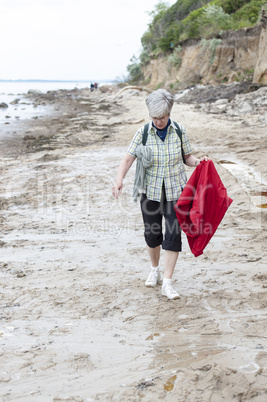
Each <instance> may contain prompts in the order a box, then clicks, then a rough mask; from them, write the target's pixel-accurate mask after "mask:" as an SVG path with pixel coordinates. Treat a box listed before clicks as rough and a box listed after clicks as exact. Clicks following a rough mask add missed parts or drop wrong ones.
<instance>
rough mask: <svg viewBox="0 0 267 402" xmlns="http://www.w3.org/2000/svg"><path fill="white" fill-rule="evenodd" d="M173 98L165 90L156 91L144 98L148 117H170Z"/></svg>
mask: <svg viewBox="0 0 267 402" xmlns="http://www.w3.org/2000/svg"><path fill="white" fill-rule="evenodd" d="M173 102H174V97H173V95H172V94H170V93H169V92H168V91H166V90H165V89H158V90H156V91H154V92H152V93H151V94H150V95H148V97H147V98H146V105H147V107H148V111H149V115H150V116H151V117H158V118H161V117H164V116H166V115H170V113H171V110H172V106H173Z"/></svg>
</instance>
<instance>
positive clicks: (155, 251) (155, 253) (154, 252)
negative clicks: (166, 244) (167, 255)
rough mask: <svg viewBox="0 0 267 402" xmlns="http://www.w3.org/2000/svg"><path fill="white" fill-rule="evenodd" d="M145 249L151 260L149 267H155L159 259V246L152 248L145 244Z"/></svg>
mask: <svg viewBox="0 0 267 402" xmlns="http://www.w3.org/2000/svg"><path fill="white" fill-rule="evenodd" d="M147 251H148V255H149V257H150V260H151V267H154V268H157V267H158V266H159V259H160V246H157V247H154V248H152V247H149V246H147Z"/></svg>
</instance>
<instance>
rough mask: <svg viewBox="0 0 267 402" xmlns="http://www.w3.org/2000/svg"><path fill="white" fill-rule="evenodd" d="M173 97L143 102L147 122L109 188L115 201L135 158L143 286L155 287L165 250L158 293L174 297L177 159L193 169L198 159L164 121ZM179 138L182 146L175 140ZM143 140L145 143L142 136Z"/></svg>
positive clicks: (157, 95)
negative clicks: (145, 264) (145, 263)
mask: <svg viewBox="0 0 267 402" xmlns="http://www.w3.org/2000/svg"><path fill="white" fill-rule="evenodd" d="M173 102H174V98H173V95H172V94H170V93H169V92H167V91H166V90H164V89H158V90H157V91H154V92H152V93H151V94H150V95H149V96H148V97H147V99H146V105H147V107H148V111H149V115H150V118H151V119H152V121H151V122H150V123H149V125H147V126H144V127H141V128H140V129H139V130H138V131H137V132H136V134H135V136H134V137H133V139H132V141H131V143H130V146H129V148H128V151H127V153H126V155H125V156H124V157H123V159H122V161H121V163H120V166H119V169H118V173H117V176H116V181H115V184H114V187H113V189H112V192H113V195H114V196H115V197H116V198H118V196H119V195H120V194H121V192H122V188H123V179H124V177H125V175H126V173H127V172H128V170H129V169H130V167H131V166H132V164H133V162H134V161H135V159H136V158H137V167H136V177H135V186H134V191H137V192H142V193H143V194H142V195H141V200H140V204H141V211H142V216H143V221H144V228H145V230H144V235H145V241H146V244H147V250H148V254H149V257H150V261H151V269H150V272H149V275H148V277H147V280H146V282H145V286H148V287H155V286H156V285H157V284H158V283H159V281H160V277H161V275H160V268H159V260H160V248H161V247H162V249H164V250H165V260H164V277H163V283H162V295H164V296H167V298H168V299H178V298H179V297H180V296H179V294H178V293H177V292H176V291H175V290H174V289H173V287H172V284H171V279H172V275H173V271H174V268H175V265H176V262H177V258H178V255H179V252H180V251H181V249H182V244H181V228H180V225H179V222H178V219H177V217H176V212H175V209H174V206H175V204H176V202H177V200H178V198H179V197H180V195H181V193H182V191H183V188H184V187H185V185H186V182H187V177H186V173H185V169H184V164H183V157H184V160H185V163H186V165H187V166H192V167H195V166H197V165H198V164H199V163H200V162H201V161H202V160H207V157H206V156H204V157H203V158H201V159H200V160H199V159H197V158H195V157H194V156H193V155H192V154H191V152H192V149H191V145H190V141H189V139H188V137H187V134H186V130H185V128H184V127H183V126H182V125H179V128H177V126H176V124H175V123H174V121H173V120H171V118H170V113H171V110H172V106H173ZM178 132H180V134H181V139H182V143H181V140H180V136H179V135H178ZM146 136H147V138H146V139H145V137H146ZM163 217H164V218H165V233H164V236H163V233H162V218H163Z"/></svg>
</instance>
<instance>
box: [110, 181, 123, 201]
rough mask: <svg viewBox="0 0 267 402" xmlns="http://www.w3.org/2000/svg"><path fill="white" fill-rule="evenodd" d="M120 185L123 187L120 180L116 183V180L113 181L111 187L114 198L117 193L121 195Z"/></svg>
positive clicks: (117, 195)
mask: <svg viewBox="0 0 267 402" xmlns="http://www.w3.org/2000/svg"><path fill="white" fill-rule="evenodd" d="M122 187H123V184H122V181H121V182H120V183H117V181H116V182H115V184H114V186H113V188H112V194H113V195H114V197H115V198H118V197H119V195H121V193H122Z"/></svg>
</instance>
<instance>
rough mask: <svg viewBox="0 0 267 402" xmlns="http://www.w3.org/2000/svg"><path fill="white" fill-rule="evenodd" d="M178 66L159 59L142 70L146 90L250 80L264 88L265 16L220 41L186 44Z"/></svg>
mask: <svg viewBox="0 0 267 402" xmlns="http://www.w3.org/2000/svg"><path fill="white" fill-rule="evenodd" d="M179 59H180V60H179V63H177V65H176V66H175V65H173V63H171V62H170V58H169V57H159V58H158V59H154V60H151V62H150V63H149V64H148V65H147V66H146V67H144V68H143V70H142V72H143V75H144V79H145V81H146V82H149V84H148V86H149V87H150V88H153V89H155V88H156V87H159V86H163V85H164V86H165V87H170V88H171V87H174V88H177V89H178V88H185V87H188V86H190V85H194V84H197V83H201V84H217V83H222V82H224V83H230V82H235V81H241V80H244V79H245V78H246V77H248V78H249V79H253V82H254V83H260V84H267V14H266V10H263V11H262V16H261V23H260V24H259V25H257V26H255V27H253V28H245V29H242V30H239V31H229V32H225V33H224V34H223V35H222V36H221V39H220V40H217V42H215V41H213V42H212V41H199V40H194V41H192V40H191V41H188V42H185V43H184V44H183V46H182V47H181V50H180V53H179Z"/></svg>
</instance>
